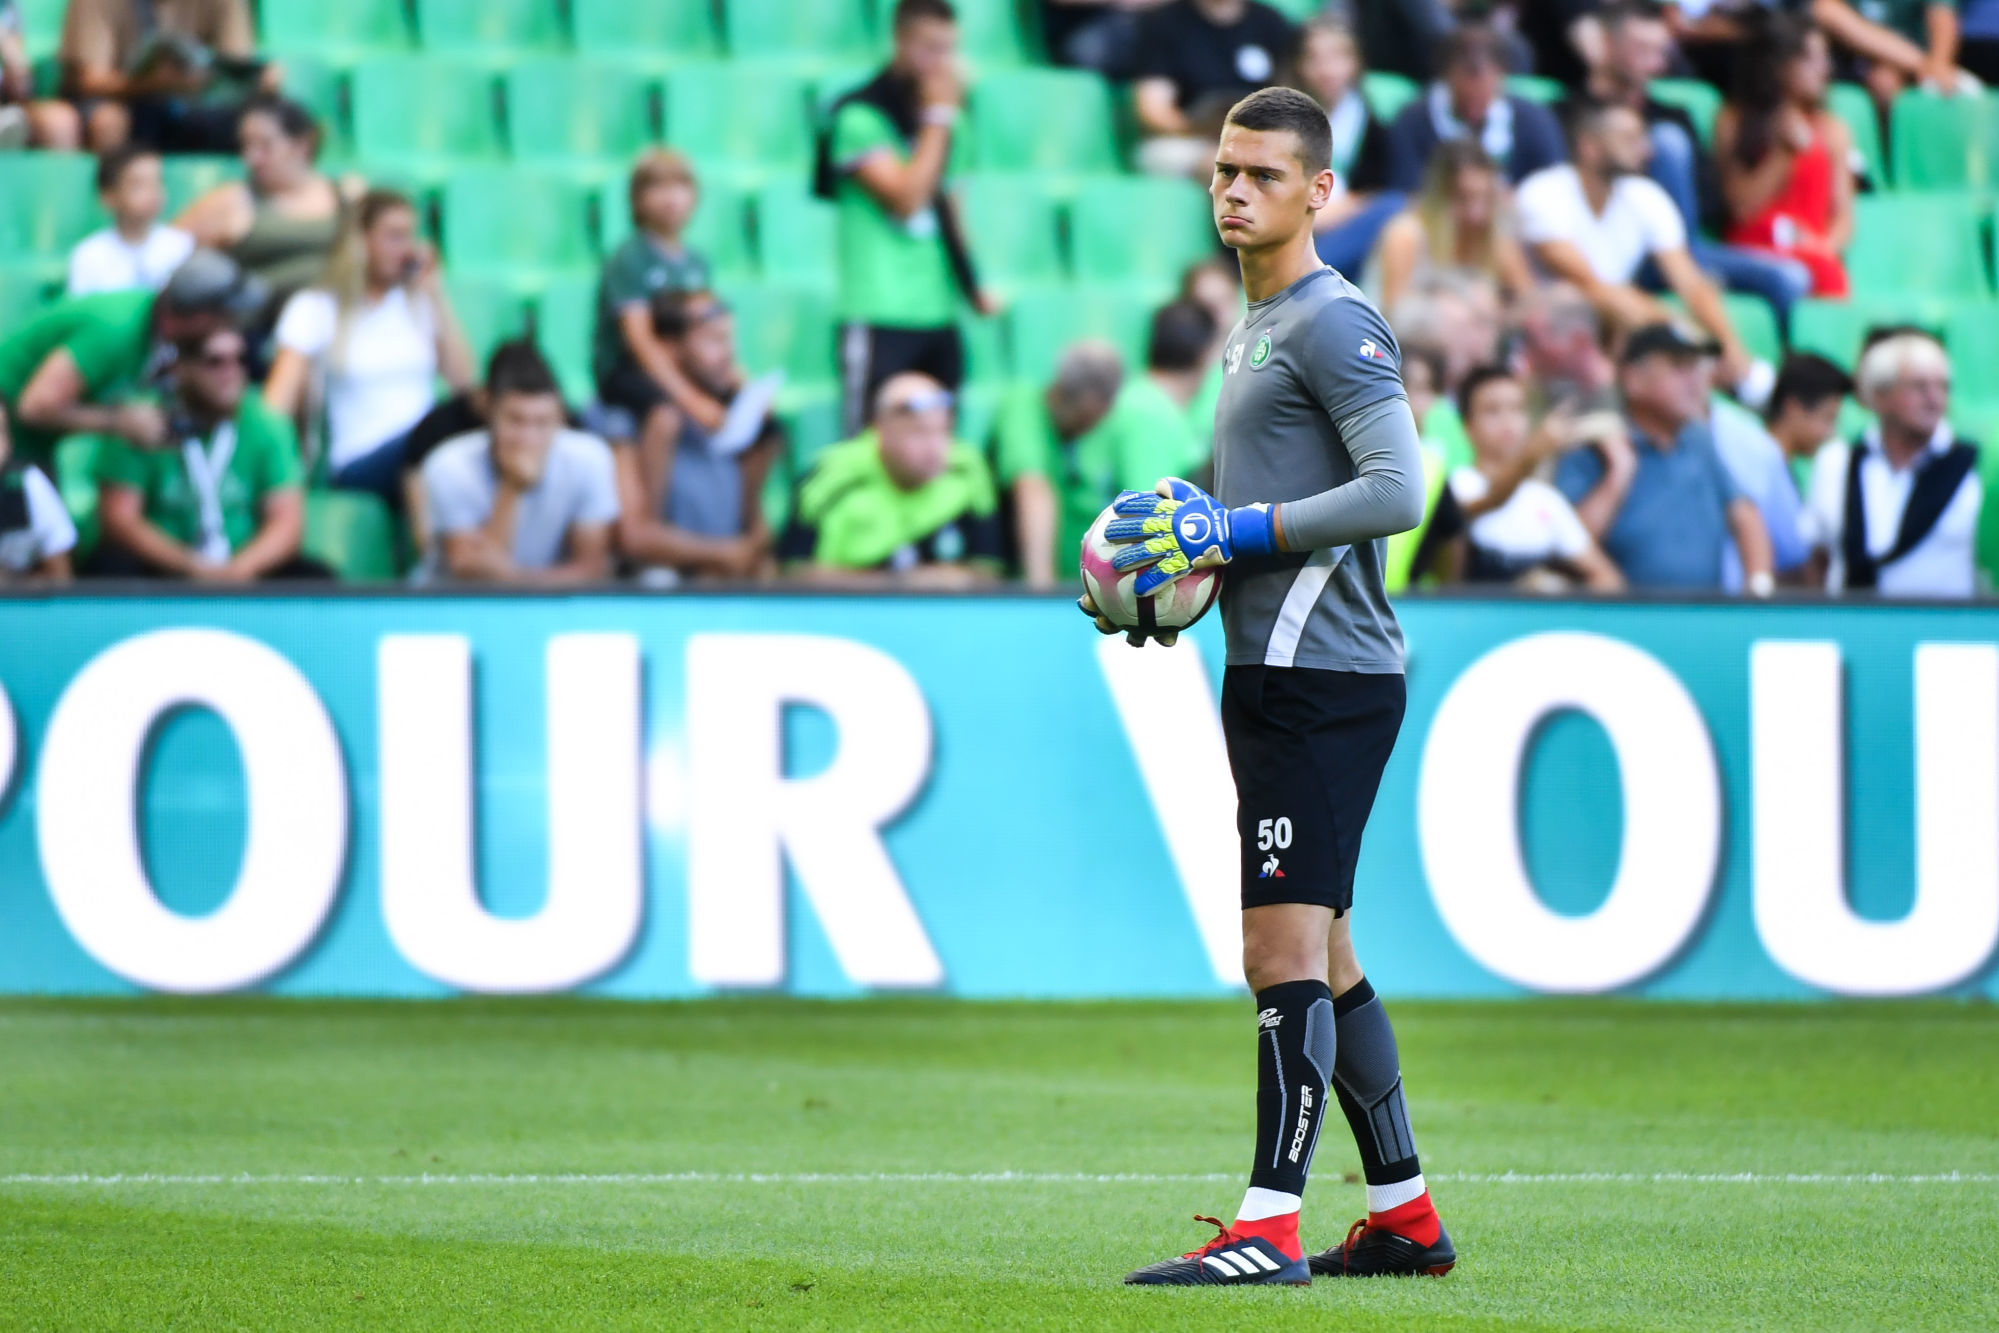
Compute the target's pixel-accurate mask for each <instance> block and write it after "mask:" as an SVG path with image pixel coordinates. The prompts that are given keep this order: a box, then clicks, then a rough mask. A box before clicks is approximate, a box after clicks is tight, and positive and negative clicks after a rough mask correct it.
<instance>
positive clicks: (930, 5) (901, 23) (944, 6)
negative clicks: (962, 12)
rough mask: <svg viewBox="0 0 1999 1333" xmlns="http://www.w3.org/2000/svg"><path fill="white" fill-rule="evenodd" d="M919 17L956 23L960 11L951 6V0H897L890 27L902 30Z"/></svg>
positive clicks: (894, 29)
mask: <svg viewBox="0 0 1999 1333" xmlns="http://www.w3.org/2000/svg"><path fill="white" fill-rule="evenodd" d="M918 19H937V20H940V21H941V22H944V23H956V22H957V21H958V11H957V10H955V9H953V8H952V7H951V0H896V5H895V17H894V19H892V20H891V21H890V23H889V27H890V28H891V29H892V30H893V31H895V32H901V31H902V30H903V29H904V28H906V27H908V26H909V25H910V24H912V23H914V22H916V21H917V20H918Z"/></svg>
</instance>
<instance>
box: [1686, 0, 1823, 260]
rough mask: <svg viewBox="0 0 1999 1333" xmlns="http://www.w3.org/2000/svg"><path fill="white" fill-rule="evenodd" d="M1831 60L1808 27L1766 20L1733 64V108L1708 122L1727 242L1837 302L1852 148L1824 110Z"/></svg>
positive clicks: (1818, 34) (1787, 20)
mask: <svg viewBox="0 0 1999 1333" xmlns="http://www.w3.org/2000/svg"><path fill="white" fill-rule="evenodd" d="M1831 80H1832V53H1831V51H1830V49H1829V48H1828V47H1827V45H1826V40H1825V35H1824V34H1823V33H1821V32H1820V31H1819V30H1818V29H1816V28H1813V27H1811V26H1809V25H1807V24H1804V23H1802V22H1799V21H1797V20H1794V19H1792V18H1790V17H1788V16H1785V15H1773V16H1772V17H1771V19H1770V20H1769V22H1768V23H1767V24H1766V25H1765V26H1764V33H1763V35H1762V36H1761V37H1760V38H1759V39H1758V40H1757V41H1756V42H1755V43H1754V44H1753V45H1752V46H1751V47H1750V49H1749V50H1748V51H1746V52H1745V53H1744V55H1743V58H1742V59H1741V60H1740V61H1738V62H1737V63H1736V86H1735V100H1734V101H1733V102H1731V103H1730V104H1729V105H1727V106H1725V107H1723V108H1722V110H1721V114H1720V115H1719V116H1718V117H1717V118H1716V120H1715V146H1716V148H1717V149H1718V151H1719V152H1720V156H1721V184H1722V190H1723V192H1724V193H1725V194H1726V196H1727V199H1728V212H1729V217H1730V219H1731V221H1730V223H1729V228H1728V239H1729V241H1730V242H1731V243H1732V244H1734V245H1737V246H1743V247H1747V248H1751V249H1755V250H1760V251H1763V252H1766V253H1769V254H1775V255H1782V256H1784V257H1785V258H1787V259H1791V260H1794V261H1795V262H1797V263H1798V264H1801V265H1803V266H1804V268H1805V269H1806V270H1807V271H1809V272H1810V274H1811V291H1812V293H1813V294H1814V295H1816V296H1828V297H1833V296H1845V295H1846V292H1847V284H1846V267H1845V265H1844V264H1843V263H1842V262H1841V260H1840V255H1841V253H1842V252H1843V251H1844V250H1845V249H1846V247H1847V245H1848V244H1849V243H1850V242H1851V241H1852V239H1853V191H1854V181H1853V172H1852V169H1851V168H1850V167H1848V165H1847V161H1848V158H1849V157H1850V156H1851V155H1852V151H1853V141H1852V137H1851V136H1850V134H1849V133H1848V131H1847V128H1846V124H1845V122H1844V121H1842V120H1840V118H1839V117H1837V116H1835V115H1833V114H1832V113H1831V112H1829V111H1827V110H1826V107H1825V95H1826V90H1827V88H1828V87H1829V86H1830V84H1831Z"/></svg>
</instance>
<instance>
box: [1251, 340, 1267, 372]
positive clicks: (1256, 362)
mask: <svg viewBox="0 0 1999 1333" xmlns="http://www.w3.org/2000/svg"><path fill="white" fill-rule="evenodd" d="M1269 359H1270V335H1269V334H1268V333H1266V334H1264V335H1263V336H1262V337H1261V338H1258V339H1257V340H1256V350H1255V351H1253V352H1251V353H1250V354H1249V368H1250V369H1251V370H1262V369H1263V363H1264V362H1266V361H1268V360H1269Z"/></svg>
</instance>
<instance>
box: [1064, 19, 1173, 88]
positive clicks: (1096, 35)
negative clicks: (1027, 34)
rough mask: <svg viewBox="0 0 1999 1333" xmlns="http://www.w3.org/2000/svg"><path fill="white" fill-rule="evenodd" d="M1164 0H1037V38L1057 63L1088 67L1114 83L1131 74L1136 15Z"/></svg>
mask: <svg viewBox="0 0 1999 1333" xmlns="http://www.w3.org/2000/svg"><path fill="white" fill-rule="evenodd" d="M1166 2H1167V0H1041V3H1040V6H1039V8H1040V10H1041V39H1042V41H1043V42H1044V43H1045V44H1046V46H1047V48H1048V54H1049V56H1050V57H1051V58H1053V59H1054V60H1055V62H1056V63H1057V64H1062V65H1073V66H1075V67H1076V68H1078V69H1092V70H1095V71H1096V72H1097V73H1099V74H1101V75H1103V76H1104V77H1105V78H1107V79H1109V80H1111V81H1112V82H1114V83H1123V82H1125V81H1126V80H1128V79H1130V78H1131V67H1132V61H1133V60H1134V59H1135V58H1136V56H1137V53H1138V18H1139V15H1140V14H1143V13H1144V12H1145V11H1146V10H1149V9H1156V8H1157V7H1158V6H1160V5H1162V4H1165V3H1166Z"/></svg>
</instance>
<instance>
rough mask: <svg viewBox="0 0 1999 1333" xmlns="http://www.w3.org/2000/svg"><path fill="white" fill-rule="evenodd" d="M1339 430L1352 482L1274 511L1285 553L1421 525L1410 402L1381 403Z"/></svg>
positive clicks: (1419, 465) (1419, 468) (1418, 450)
mask: <svg viewBox="0 0 1999 1333" xmlns="http://www.w3.org/2000/svg"><path fill="white" fill-rule="evenodd" d="M1339 425H1340V434H1341V436H1342V438H1344V439H1345V441H1346V447H1347V454H1348V455H1349V456H1350V457H1351V458H1352V459H1353V463H1354V479H1353V480H1352V481H1349V482H1347V483H1346V484H1345V485H1343V486H1335V487H1333V488H1332V489H1331V490H1329V491H1321V492H1319V494H1317V495H1308V496H1306V497H1305V498H1304V499H1302V500H1290V501H1286V502H1285V503H1284V504H1282V505H1279V506H1278V509H1277V522H1278V526H1279V530H1280V531H1281V532H1282V534H1283V543H1284V548H1285V549H1286V550H1289V551H1318V550H1324V549H1325V548H1327V547H1331V546H1349V545H1352V544H1353V543H1354V542H1362V541H1372V540H1374V539H1375V538H1377V537H1387V536H1391V535H1393V534H1394V533H1398V532H1407V531H1408V530H1409V529H1411V528H1413V527H1415V526H1416V525H1417V524H1418V523H1421V522H1422V521H1423V450H1422V445H1421V443H1420V437H1419V436H1418V435H1417V432H1416V418H1415V417H1413V416H1412V415H1410V412H1409V400H1408V399H1406V398H1402V397H1395V398H1385V399H1383V400H1382V401H1380V402H1378V403H1375V404H1373V405H1371V406H1368V407H1364V408H1362V409H1361V410H1360V411H1358V412H1356V413H1354V414H1353V415H1352V416H1350V417H1348V418H1346V419H1345V420H1344V421H1342V422H1340V423H1339Z"/></svg>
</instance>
